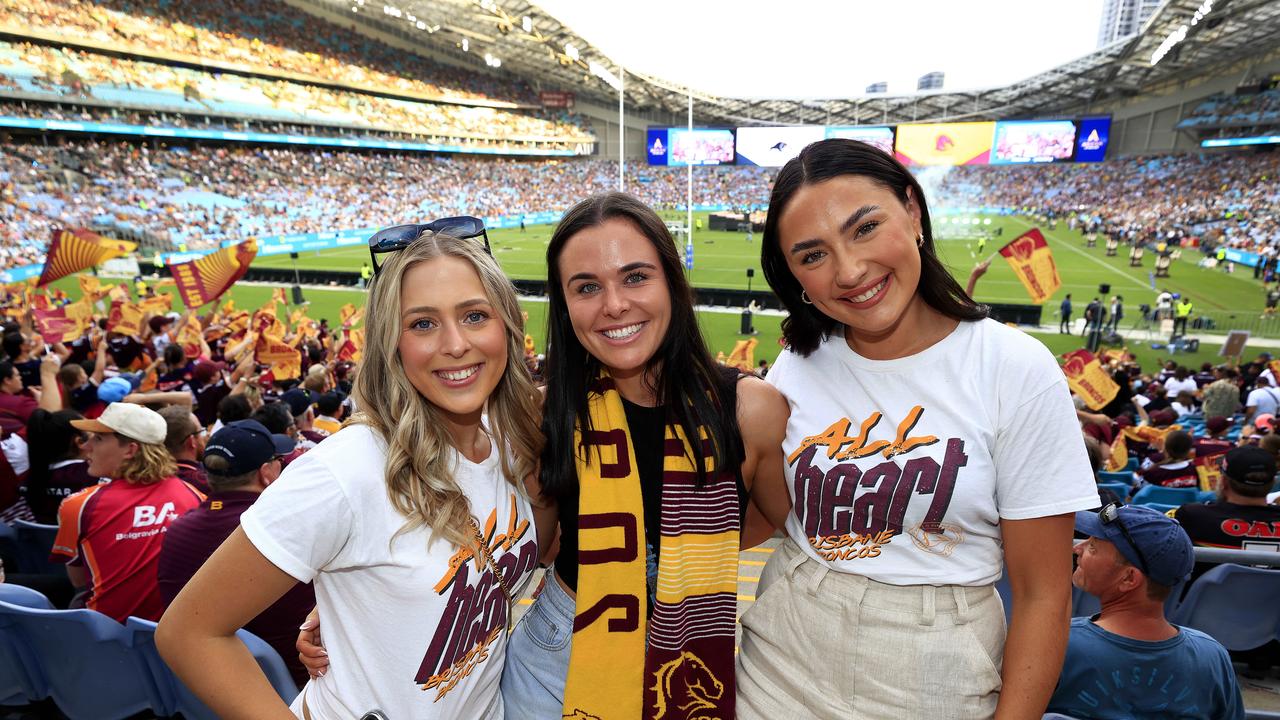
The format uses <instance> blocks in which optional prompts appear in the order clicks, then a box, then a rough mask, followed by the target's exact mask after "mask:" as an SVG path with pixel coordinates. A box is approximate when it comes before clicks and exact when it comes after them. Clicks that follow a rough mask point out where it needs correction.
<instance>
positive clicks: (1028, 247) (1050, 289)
mask: <svg viewBox="0 0 1280 720" xmlns="http://www.w3.org/2000/svg"><path fill="white" fill-rule="evenodd" d="M1000 254H1001V255H1003V256H1004V259H1005V260H1008V261H1009V265H1010V267H1012V268H1013V274H1014V275H1017V276H1018V279H1019V280H1021V281H1022V284H1023V286H1024V287H1026V289H1027V293H1028V294H1029V295H1031V302H1033V303H1035V304H1037V305H1039V304H1041V303H1043V302H1044V301H1045V300H1048V299H1049V297H1050V296H1051V295H1053V294H1054V293H1055V292H1057V291H1058V288H1060V287H1062V279H1061V278H1059V277H1058V266H1057V265H1055V264H1054V263H1053V252H1052V251H1050V250H1049V243H1047V242H1045V240H1044V235H1042V234H1040V230H1039V228H1032V229H1030V230H1028V231H1026V232H1025V233H1023V234H1021V235H1019V236H1018V237H1017V238H1016V239H1014V241H1013V242H1011V243H1009V244H1008V245H1005V246H1004V247H1002V248H1000Z"/></svg>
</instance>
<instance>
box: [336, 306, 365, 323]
mask: <svg viewBox="0 0 1280 720" xmlns="http://www.w3.org/2000/svg"><path fill="white" fill-rule="evenodd" d="M338 317H340V318H341V319H342V327H344V328H350V327H355V325H356V323H358V322H360V319H361V318H363V317H364V308H358V309H357V308H356V306H355V305H352V304H351V303H347V304H346V305H343V306H342V309H340V310H339V311H338Z"/></svg>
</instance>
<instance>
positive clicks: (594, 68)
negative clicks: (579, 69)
mask: <svg viewBox="0 0 1280 720" xmlns="http://www.w3.org/2000/svg"><path fill="white" fill-rule="evenodd" d="M587 69H589V70H590V71H591V74H592V75H595V76H596V77H598V78H600V79H601V80H603V81H604V82H605V84H606V85H608V86H609V87H611V88H613V89H614V90H619V91H620V90H622V80H620V79H618V76H617V75H614V74H613V72H612V71H610V70H609V68H607V67H605V66H603V65H601V64H600V63H598V62H596V61H595V60H592V61H590V62H588V63H587Z"/></svg>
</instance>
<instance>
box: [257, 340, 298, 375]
mask: <svg viewBox="0 0 1280 720" xmlns="http://www.w3.org/2000/svg"><path fill="white" fill-rule="evenodd" d="M253 353H254V355H253V356H254V359H255V360H257V361H258V362H260V363H262V364H264V365H270V366H271V374H272V375H273V376H274V377H275V379H276V380H288V379H289V378H295V377H298V376H299V375H301V374H302V356H301V355H299V354H298V350H297V348H295V347H293V346H292V345H289V344H288V343H286V342H285V341H283V340H281V339H279V338H275V337H272V336H270V335H262V336H260V337H259V338H258V344H257V345H256V346H254V349H253Z"/></svg>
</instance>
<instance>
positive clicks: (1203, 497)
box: [1196, 490, 1218, 503]
mask: <svg viewBox="0 0 1280 720" xmlns="http://www.w3.org/2000/svg"><path fill="white" fill-rule="evenodd" d="M1217 499H1218V493H1216V492H1214V491H1212V490H1201V491H1200V492H1198V493H1196V502H1202V503H1207V502H1213V501H1214V500H1217Z"/></svg>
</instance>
